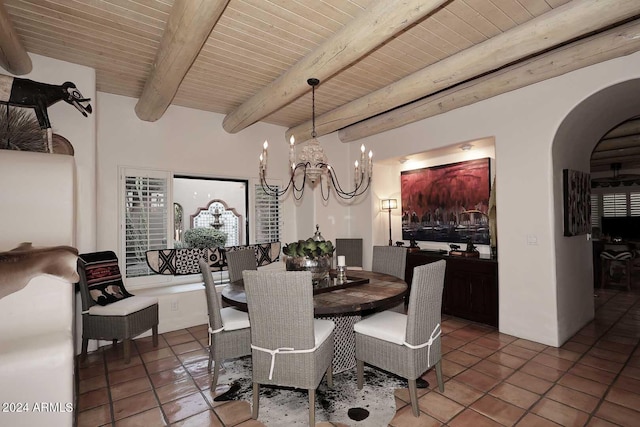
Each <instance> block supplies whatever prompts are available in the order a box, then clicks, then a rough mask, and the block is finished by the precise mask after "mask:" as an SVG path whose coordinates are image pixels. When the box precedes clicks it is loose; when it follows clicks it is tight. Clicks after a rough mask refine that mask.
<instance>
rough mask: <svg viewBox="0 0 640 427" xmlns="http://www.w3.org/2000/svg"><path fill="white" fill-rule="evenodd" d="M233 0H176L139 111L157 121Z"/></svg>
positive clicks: (146, 117) (147, 117)
mask: <svg viewBox="0 0 640 427" xmlns="http://www.w3.org/2000/svg"><path fill="white" fill-rule="evenodd" d="M227 3H229V0H176V1H175V3H174V4H173V7H172V8H171V14H170V15H169V19H168V20H167V27H166V28H165V30H164V33H163V34H162V40H161V41H160V47H159V48H158V51H157V52H156V57H155V60H154V62H153V65H152V66H151V72H150V74H149V77H148V78H147V81H146V82H145V85H144V89H143V90H142V95H140V99H138V103H137V104H136V107H135V111H136V114H137V115H138V117H139V118H140V119H141V120H146V121H150V122H153V121H156V120H158V119H159V118H160V117H162V115H163V114H164V112H165V111H166V110H167V107H168V106H169V104H171V101H172V100H173V97H174V96H175V95H176V93H177V92H178V88H179V87H180V83H182V80H183V79H184V76H185V75H186V74H187V72H188V71H189V68H191V65H192V64H193V61H194V60H195V59H196V57H197V56H198V54H199V53H200V50H201V49H202V46H203V45H204V44H205V42H206V41H207V38H208V37H209V34H210V33H211V30H213V27H214V26H215V24H216V23H217V22H218V19H219V18H220V16H221V15H222V12H224V9H225V8H226V6H227Z"/></svg>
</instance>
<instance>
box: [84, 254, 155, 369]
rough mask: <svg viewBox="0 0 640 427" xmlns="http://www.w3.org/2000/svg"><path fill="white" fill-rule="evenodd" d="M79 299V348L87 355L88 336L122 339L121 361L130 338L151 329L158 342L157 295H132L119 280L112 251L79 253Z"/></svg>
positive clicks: (127, 355) (128, 352) (127, 359)
mask: <svg viewBox="0 0 640 427" xmlns="http://www.w3.org/2000/svg"><path fill="white" fill-rule="evenodd" d="M78 275H79V276H80V282H79V288H80V297H81V300H82V352H81V357H82V358H84V357H86V355H87V347H88V345H89V340H90V339H96V340H112V341H113V344H114V345H115V344H116V343H117V342H118V341H119V340H122V342H123V347H124V361H125V363H129V362H130V360H131V350H130V346H131V339H132V338H134V337H136V336H137V335H140V334H141V333H143V332H145V331H148V330H149V329H151V330H152V336H153V345H154V347H157V346H158V298H156V297H145V296H134V295H132V294H130V293H129V292H127V290H126V288H125V286H124V283H123V281H122V275H121V274H120V268H119V267H118V257H117V256H116V254H115V253H114V252H112V251H103V252H92V253H85V254H81V255H79V257H78Z"/></svg>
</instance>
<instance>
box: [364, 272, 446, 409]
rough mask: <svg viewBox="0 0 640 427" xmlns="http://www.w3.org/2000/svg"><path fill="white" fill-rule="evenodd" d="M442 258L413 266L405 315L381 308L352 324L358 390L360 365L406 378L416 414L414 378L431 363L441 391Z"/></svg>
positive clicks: (416, 397)
mask: <svg viewBox="0 0 640 427" xmlns="http://www.w3.org/2000/svg"><path fill="white" fill-rule="evenodd" d="M445 267H446V261H444V260H440V261H436V262H433V263H431V264H426V265H422V266H419V267H416V268H415V269H414V273H413V286H412V287H411V295H410V297H409V309H408V312H407V314H406V315H405V314H401V313H396V312H392V311H383V312H380V313H377V314H374V315H373V316H370V317H368V318H366V319H364V320H361V321H360V322H358V323H356V324H355V325H354V327H353V329H354V330H355V333H356V366H357V369H356V370H357V376H358V380H357V381H358V389H361V388H362V386H363V383H364V379H363V375H364V364H365V363H368V364H370V365H373V366H376V367H378V368H381V369H384V370H385V371H389V372H391V373H393V374H396V375H399V376H401V377H403V378H406V379H407V381H408V382H409V394H410V397H411V408H412V410H413V415H415V416H416V417H418V416H419V415H420V411H419V410H418V394H417V387H416V379H417V378H419V377H420V376H421V375H422V374H423V373H424V372H426V371H427V370H428V369H429V368H431V367H432V366H434V365H435V368H436V377H437V380H438V388H439V389H440V391H444V384H443V382H442V367H441V348H440V332H441V327H440V323H441V308H442V291H443V288H444V272H445Z"/></svg>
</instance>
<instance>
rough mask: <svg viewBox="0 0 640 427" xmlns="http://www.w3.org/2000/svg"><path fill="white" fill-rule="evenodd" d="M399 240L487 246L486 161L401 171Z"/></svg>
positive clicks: (487, 180)
mask: <svg viewBox="0 0 640 427" xmlns="http://www.w3.org/2000/svg"><path fill="white" fill-rule="evenodd" d="M400 181H401V191H402V238H403V239H404V240H421V241H435V242H449V243H461V242H469V241H471V242H473V243H477V244H489V217H488V215H487V212H488V208H489V190H490V187H491V184H490V182H491V181H490V163H489V158H488V157H487V158H484V159H477V160H469V161H464V162H458V163H450V164H446V165H440V166H434V167H430V168H424V169H416V170H411V171H404V172H402V173H401V176H400Z"/></svg>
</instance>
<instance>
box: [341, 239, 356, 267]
mask: <svg viewBox="0 0 640 427" xmlns="http://www.w3.org/2000/svg"><path fill="white" fill-rule="evenodd" d="M341 255H342V256H344V258H345V263H346V265H347V269H351V270H362V239H360V238H336V256H341Z"/></svg>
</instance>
